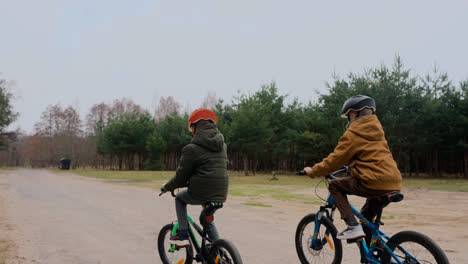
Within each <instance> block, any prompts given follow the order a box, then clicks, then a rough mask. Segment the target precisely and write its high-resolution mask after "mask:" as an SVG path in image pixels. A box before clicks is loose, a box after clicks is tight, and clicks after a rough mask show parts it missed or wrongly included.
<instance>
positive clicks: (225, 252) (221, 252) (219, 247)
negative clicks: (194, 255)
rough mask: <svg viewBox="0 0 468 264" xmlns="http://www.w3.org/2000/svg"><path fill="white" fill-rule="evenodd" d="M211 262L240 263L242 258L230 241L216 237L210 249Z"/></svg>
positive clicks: (221, 263) (217, 263)
mask: <svg viewBox="0 0 468 264" xmlns="http://www.w3.org/2000/svg"><path fill="white" fill-rule="evenodd" d="M210 255H211V257H212V258H213V259H212V260H213V263H216V264H242V258H241V256H240V254H239V251H237V248H236V247H235V246H234V244H232V243H231V241H228V240H224V239H218V240H216V241H215V242H214V243H213V244H212V245H211V249H210Z"/></svg>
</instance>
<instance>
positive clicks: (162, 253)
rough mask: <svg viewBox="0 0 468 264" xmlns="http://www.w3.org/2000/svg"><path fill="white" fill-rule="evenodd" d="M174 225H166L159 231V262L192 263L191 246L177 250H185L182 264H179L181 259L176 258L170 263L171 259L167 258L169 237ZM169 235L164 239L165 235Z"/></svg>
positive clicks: (166, 263) (173, 263)
mask: <svg viewBox="0 0 468 264" xmlns="http://www.w3.org/2000/svg"><path fill="white" fill-rule="evenodd" d="M173 227H174V225H173V224H167V225H165V226H163V228H161V231H159V235H158V252H159V257H160V258H161V261H162V262H163V263H164V264H181V263H185V264H190V263H192V261H193V248H192V245H190V246H189V247H185V248H181V249H179V250H185V251H186V252H185V258H184V261H183V262H180V261H181V260H182V257H177V258H176V260H175V261H171V259H172V257H170V256H168V255H167V253H168V252H169V251H168V250H169V246H170V244H169V237H170V235H171V233H172V229H173ZM168 234H169V237H166V235H168ZM182 256H183V254H182Z"/></svg>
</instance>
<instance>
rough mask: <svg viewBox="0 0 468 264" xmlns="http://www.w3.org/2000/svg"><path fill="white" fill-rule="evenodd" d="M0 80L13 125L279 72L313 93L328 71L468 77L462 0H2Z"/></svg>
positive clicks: (196, 101) (227, 91)
mask: <svg viewBox="0 0 468 264" xmlns="http://www.w3.org/2000/svg"><path fill="white" fill-rule="evenodd" d="M0 12H1V15H0V33H1V38H0V73H1V75H0V78H3V79H7V80H11V81H14V82H15V85H14V86H12V89H13V92H14V93H15V96H16V99H15V101H14V102H13V103H14V106H15V109H16V111H18V112H19V113H20V117H19V119H18V121H17V122H15V124H13V125H12V126H11V128H17V127H18V126H19V127H20V128H21V129H23V130H26V131H28V132H31V131H32V129H33V125H34V123H35V122H37V121H39V118H40V114H41V112H42V111H44V110H45V108H46V107H47V106H48V105H50V104H55V103H57V102H60V103H61V104H62V106H68V105H73V106H75V107H77V108H78V110H79V111H80V114H81V116H82V119H84V116H85V114H86V113H87V111H88V110H89V108H90V107H91V106H92V105H93V104H96V103H100V102H107V103H110V102H112V100H114V99H117V98H122V97H128V98H131V99H133V100H134V101H135V102H136V103H138V104H140V105H142V106H144V107H145V108H147V109H148V110H150V111H152V106H153V104H154V103H153V102H154V101H155V100H157V98H158V97H159V96H165V97H166V96H169V95H172V96H174V97H175V98H176V100H177V101H179V102H180V103H181V104H182V105H183V106H184V107H185V106H186V105H190V107H191V108H192V109H194V108H196V107H198V106H199V105H200V104H201V102H202V100H203V98H204V97H205V95H206V94H207V93H208V92H209V91H215V92H216V94H217V96H218V97H221V98H225V99H228V100H230V98H231V97H232V96H233V95H235V94H236V93H237V91H238V90H239V91H241V92H242V93H249V92H253V91H255V90H256V89H258V88H259V87H260V84H262V83H265V82H269V81H271V80H275V81H276V82H277V84H278V86H279V89H280V92H281V93H282V94H289V95H290V96H291V97H299V98H301V100H303V101H304V102H306V101H307V100H315V99H316V98H317V97H318V95H317V94H316V93H315V90H320V91H325V89H324V88H325V85H324V84H325V82H326V81H331V80H332V78H331V76H332V73H333V72H335V73H337V74H338V75H340V76H346V74H347V73H348V72H350V71H354V72H358V71H362V70H363V68H365V67H370V66H378V65H380V64H381V63H385V64H387V65H390V64H391V63H392V61H393V58H394V57H395V55H396V54H399V55H400V56H401V57H402V59H403V61H404V63H405V65H406V66H407V67H409V68H412V69H413V70H414V71H415V72H416V73H418V74H424V73H427V72H429V71H431V69H432V67H433V66H434V63H436V64H437V65H438V66H439V67H440V69H441V70H442V71H445V72H448V73H449V75H450V77H451V79H453V80H455V81H460V80H463V79H466V78H468V68H467V64H468V51H467V50H468V1H440V0H438V1H428V0H424V1H408V0H403V1H395V0H392V1H376V0H372V1H356V0H352V1H349V0H348V1H292V0H291V1H286V0H283V1H272V0H265V1H256V0H246V1H243V0H235V1H223V0H214V1H202V0H190V1H177V0H171V1H117V0H109V1H107V0H92V1H91V0H89V1H88V0H79V1H66V0H57V1H46V0H42V1H36V0H30V1H24V0H11V1H7V0H0Z"/></svg>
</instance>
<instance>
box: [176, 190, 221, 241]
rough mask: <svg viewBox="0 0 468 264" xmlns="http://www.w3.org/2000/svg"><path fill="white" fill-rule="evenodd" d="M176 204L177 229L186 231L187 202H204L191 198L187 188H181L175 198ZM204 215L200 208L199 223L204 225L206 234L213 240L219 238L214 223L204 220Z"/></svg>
mask: <svg viewBox="0 0 468 264" xmlns="http://www.w3.org/2000/svg"><path fill="white" fill-rule="evenodd" d="M175 204H176V213H177V221H178V222H179V231H180V232H187V231H188V221H187V204H193V205H201V206H202V207H203V205H204V204H205V202H203V201H199V200H196V199H195V198H193V197H192V196H191V195H190V194H189V193H188V191H187V190H183V191H181V192H179V193H177V195H176V199H175ZM205 218H206V215H205V214H204V210H202V212H201V214H200V224H202V225H204V226H205V231H206V233H207V234H208V237H209V238H211V239H212V240H213V241H214V240H217V239H219V234H218V230H217V229H216V225H215V223H214V222H209V223H206V222H205Z"/></svg>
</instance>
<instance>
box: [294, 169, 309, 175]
mask: <svg viewBox="0 0 468 264" xmlns="http://www.w3.org/2000/svg"><path fill="white" fill-rule="evenodd" d="M296 175H307V172H306V171H303V170H302V171H298V172H296Z"/></svg>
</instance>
